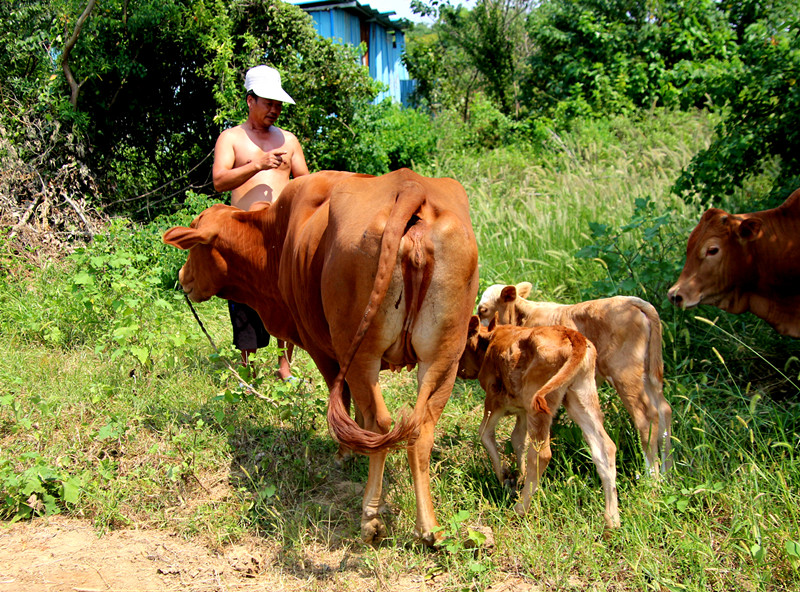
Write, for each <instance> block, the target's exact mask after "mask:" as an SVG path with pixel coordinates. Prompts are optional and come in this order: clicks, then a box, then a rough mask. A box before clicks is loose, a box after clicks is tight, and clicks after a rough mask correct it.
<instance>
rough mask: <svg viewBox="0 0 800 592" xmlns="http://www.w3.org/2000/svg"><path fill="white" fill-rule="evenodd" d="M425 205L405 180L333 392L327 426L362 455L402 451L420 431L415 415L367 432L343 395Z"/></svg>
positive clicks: (419, 190) (420, 193)
mask: <svg viewBox="0 0 800 592" xmlns="http://www.w3.org/2000/svg"><path fill="white" fill-rule="evenodd" d="M424 202H425V194H424V192H423V190H422V187H421V186H420V185H419V184H418V183H415V182H413V181H406V182H405V183H404V184H403V186H402V187H401V188H400V191H399V192H398V194H397V198H396V199H395V203H394V205H393V206H392V211H391V213H390V214H389V218H388V220H387V221H386V226H385V227H384V230H383V237H382V239H381V248H380V254H379V256H378V270H377V272H376V274H375V282H374V283H373V286H372V292H371V293H370V297H369V302H368V303H367V307H366V309H365V310H364V316H363V317H362V319H361V323H359V326H358V329H357V330H356V334H355V336H354V337H353V341H352V343H351V344H350V348H349V350H348V351H347V354H346V355H345V357H344V359H343V360H341V369H340V370H339V374H338V375H337V376H336V379H335V381H334V383H333V386H332V387H331V390H330V398H329V400H328V427H329V429H330V431H331V434H332V435H333V437H334V438H335V439H336V440H337V441H339V442H340V443H342V444H344V445H346V446H349V447H350V448H351V449H352V450H354V451H356V452H360V453H363V454H369V453H371V452H377V451H380V450H385V449H388V448H399V447H400V445H401V444H402V443H404V442H410V441H411V440H412V438H413V437H414V435H415V434H416V433H417V431H418V429H419V421H420V420H419V418H417V417H416V416H412V417H411V418H410V419H409V418H408V417H404V418H403V419H402V420H401V421H400V422H399V423H398V424H397V425H396V426H395V427H394V429H392V430H391V431H389V432H387V433H386V434H376V433H374V432H370V431H367V430H365V429H363V428H361V427H360V426H359V425H358V424H357V423H356V422H355V421H353V419H352V418H351V417H350V415H349V414H348V413H347V410H346V409H345V406H344V402H343V399H342V393H343V390H344V380H345V376H346V375H347V371H348V369H349V368H350V364H351V363H352V361H353V358H354V357H355V355H356V352H357V351H358V348H359V346H360V345H361V343H362V341H364V337H365V336H366V334H367V331H368V330H369V327H370V325H371V324H372V321H373V319H374V318H375V315H376V314H377V312H378V310H379V309H380V306H381V304H382V303H383V300H384V298H385V297H386V293H387V292H388V290H389V284H390V282H391V280H392V274H393V273H394V268H395V264H396V262H397V253H398V251H399V250H400V241H401V240H402V238H403V234H404V233H405V230H406V226H407V225H408V222H409V221H410V220H411V218H412V216H413V215H414V214H415V213H416V212H417V211H419V209H420V207H421V206H422V204H423V203H424Z"/></svg>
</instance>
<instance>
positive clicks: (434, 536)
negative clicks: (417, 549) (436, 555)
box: [414, 529, 444, 547]
mask: <svg viewBox="0 0 800 592" xmlns="http://www.w3.org/2000/svg"><path fill="white" fill-rule="evenodd" d="M414 538H415V539H417V541H419V542H420V543H422V544H423V545H425V546H426V547H435V546H436V544H437V543H440V542H441V541H443V540H444V536H442V533H441V532H424V533H420V531H418V530H416V529H415V530H414Z"/></svg>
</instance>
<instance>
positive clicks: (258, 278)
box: [239, 206, 302, 345]
mask: <svg viewBox="0 0 800 592" xmlns="http://www.w3.org/2000/svg"><path fill="white" fill-rule="evenodd" d="M283 210H284V208H278V207H276V206H273V207H271V208H270V209H269V210H267V211H265V212H264V214H263V215H262V216H259V217H257V218H256V219H255V220H253V226H252V232H253V234H252V237H249V238H248V240H249V241H250V242H251V244H253V250H252V251H251V252H250V253H251V256H250V257H248V260H247V262H246V263H245V264H244V265H243V266H242V267H243V269H244V270H245V273H243V274H242V276H241V277H240V282H239V283H240V290H241V291H242V294H243V296H242V299H241V302H242V303H243V304H246V305H248V306H249V307H250V308H252V309H253V310H255V311H256V312H257V313H258V315H259V316H260V317H261V320H262V321H263V323H264V327H265V328H266V330H267V332H268V333H269V334H270V335H274V336H275V337H276V338H278V339H284V340H287V341H291V342H292V343H295V344H297V345H302V344H301V343H299V337H298V336H297V329H296V327H295V323H294V320H293V317H292V314H291V312H290V311H289V309H288V308H287V307H286V304H285V303H284V301H283V298H282V297H281V294H280V290H279V289H278V272H279V269H280V261H281V254H282V253H283V239H284V238H285V236H286V231H285V224H284V225H283V228H284V230H281V224H280V217H281V216H282V215H285V211H283Z"/></svg>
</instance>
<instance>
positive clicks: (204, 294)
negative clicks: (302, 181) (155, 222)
mask: <svg viewBox="0 0 800 592" xmlns="http://www.w3.org/2000/svg"><path fill="white" fill-rule="evenodd" d="M259 209H261V210H263V209H266V208H259ZM254 216H257V214H255V213H254V212H245V211H243V210H240V209H238V208H234V207H231V206H226V205H222V204H217V205H215V206H212V207H210V208H208V209H207V210H205V211H203V212H202V213H201V214H200V215H199V216H198V217H197V218H195V219H194V221H192V223H191V225H190V226H189V227H188V228H187V227H185V226H175V227H173V228H170V229H169V230H167V231H166V232H165V233H164V236H163V240H164V242H165V243H166V244H168V245H172V246H174V247H177V248H179V249H184V250H188V251H189V255H188V257H187V259H186V263H185V264H184V265H183V267H181V270H180V272H178V281H179V282H180V283H181V286H182V287H183V291H184V292H185V293H186V295H187V296H188V297H189V298H190V299H191V300H192V301H194V302H203V301H204V300H208V299H209V298H211V297H212V296H219V297H220V298H226V299H229V300H237V301H242V300H240V299H239V298H242V296H241V291H242V288H243V287H246V284H247V281H246V279H244V278H243V276H242V272H243V271H244V270H245V269H247V267H248V266H247V265H246V263H245V261H246V259H247V258H248V256H250V258H252V254H253V252H254V251H255V250H257V249H258V246H259V245H261V247H262V248H263V237H261V236H260V235H259V234H258V232H257V230H256V228H255V226H254V225H253V224H252V221H253V218H254ZM237 296H238V298H237Z"/></svg>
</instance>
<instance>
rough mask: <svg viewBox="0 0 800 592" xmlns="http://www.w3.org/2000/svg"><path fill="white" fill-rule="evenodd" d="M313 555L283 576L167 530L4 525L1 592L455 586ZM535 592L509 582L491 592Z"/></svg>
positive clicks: (260, 552) (255, 558)
mask: <svg viewBox="0 0 800 592" xmlns="http://www.w3.org/2000/svg"><path fill="white" fill-rule="evenodd" d="M309 551H310V552H309V553H308V555H307V556H306V558H304V560H303V562H302V565H301V567H300V568H299V569H298V570H297V572H296V573H286V572H284V571H283V570H282V569H281V568H279V567H276V566H277V565H280V563H279V562H276V561H274V558H275V553H277V552H278V550H274V549H273V550H265V549H263V548H260V547H259V545H258V543H257V541H255V540H254V541H252V542H250V543H247V542H245V543H243V544H238V545H228V546H226V547H224V549H223V550H222V551H215V550H213V549H211V548H210V547H209V546H207V545H204V544H203V543H202V541H197V542H194V541H187V540H184V539H182V538H180V537H177V536H174V535H170V534H168V533H166V532H162V531H154V530H117V531H112V532H108V533H105V534H103V535H102V536H101V535H100V534H99V533H98V531H97V530H95V528H94V527H93V526H92V525H91V523H89V522H87V521H82V520H77V519H72V518H65V517H61V516H54V517H50V518H41V519H35V520H33V521H31V522H19V523H16V524H13V525H10V526H9V525H0V592H151V591H152V592H172V591H180V592H217V591H220V592H227V591H231V592H232V591H236V590H245V591H250V590H252V591H261V590H263V591H265V592H283V591H287V592H289V591H291V592H295V591H300V590H312V591H337V592H338V591H351V590H352V591H357V592H370V591H378V590H380V591H389V592H412V591H426V592H431V591H440V590H448V589H451V586H452V584H453V583H452V581H450V582H448V579H449V578H447V577H446V576H440V577H438V578H434V579H431V578H426V577H425V574H407V575H404V576H401V577H399V578H397V577H393V578H386V577H384V576H382V574H381V573H380V568H379V566H378V568H377V569H376V571H375V572H374V573H371V574H366V573H364V570H363V569H356V568H355V567H352V566H348V560H350V561H351V563H355V560H353V559H352V558H349V554H348V551H347V550H343V549H339V550H336V551H330V550H328V549H325V548H320V549H310V550H309ZM378 563H379V562H378ZM437 580H438V581H437ZM448 584H449V585H448ZM535 589H536V588H535V587H534V588H531V586H530V584H528V585H527V586H526V585H525V584H524V582H522V581H519V580H515V579H512V580H509V581H506V582H503V583H502V584H500V585H498V586H494V587H492V589H491V592H521V591H523V590H524V591H525V592H529V591H532V590H535Z"/></svg>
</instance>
